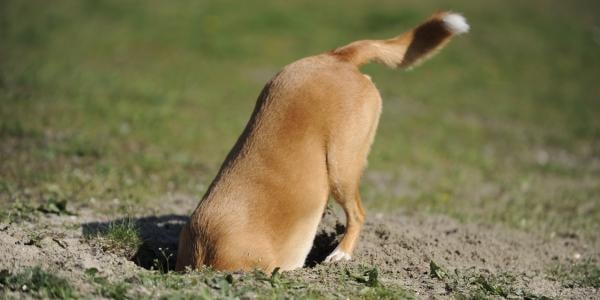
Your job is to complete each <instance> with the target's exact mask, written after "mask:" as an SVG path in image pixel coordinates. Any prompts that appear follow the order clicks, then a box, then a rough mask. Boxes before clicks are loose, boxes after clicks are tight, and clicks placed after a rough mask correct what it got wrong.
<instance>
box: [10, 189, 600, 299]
mask: <svg viewBox="0 0 600 300" xmlns="http://www.w3.org/2000/svg"><path fill="white" fill-rule="evenodd" d="M186 202H187V201H186ZM189 204H190V206H189V207H193V205H192V204H191V202H190V203H189ZM178 207H188V205H187V204H186V205H178ZM171 213H172V214H167V215H160V216H145V217H140V218H137V219H136V220H137V222H138V224H140V226H141V236H142V238H143V240H144V244H143V245H142V246H141V247H140V248H139V250H138V252H137V253H136V254H135V255H134V256H133V257H130V258H127V257H124V256H123V255H117V254H114V253H109V252H107V251H104V250H103V249H102V247H101V246H100V245H99V244H98V243H96V242H94V239H90V238H89V236H92V237H93V236H94V235H95V234H96V233H97V232H101V231H102V230H104V228H106V226H107V224H109V222H111V221H115V219H114V218H111V217H109V216H102V217H99V216H97V215H95V214H94V210H93V209H89V208H88V209H84V208H82V209H80V210H78V211H77V215H76V216H64V215H62V216H61V215H52V214H45V215H41V216H39V218H37V219H36V220H35V221H29V222H28V221H22V222H19V223H11V224H6V223H4V224H0V253H2V256H1V257H2V258H1V259H0V270H1V269H8V270H9V271H11V272H18V271H19V270H22V269H23V268H25V267H33V266H41V267H42V268H44V269H47V270H55V271H57V273H58V274H59V275H60V276H63V277H65V278H67V279H69V280H70V282H71V283H72V284H73V285H74V287H75V288H76V290H77V291H78V293H79V294H86V293H90V294H91V293H93V292H94V286H93V285H91V284H90V282H89V280H87V279H86V278H85V276H84V272H85V270H86V269H89V268H97V269H98V270H100V273H101V274H102V275H103V276H106V277H107V278H108V279H109V280H111V281H119V280H124V279H126V278H128V277H130V276H133V275H134V274H136V273H139V272H149V271H147V270H146V269H148V268H150V267H151V266H152V263H153V260H154V259H161V252H160V250H159V248H160V249H163V251H165V249H169V250H168V251H171V252H172V251H174V250H175V249H176V247H177V232H178V231H179V229H180V228H181V226H182V224H183V223H184V222H185V221H186V219H187V217H186V216H185V215H184V212H182V211H181V212H178V211H171ZM341 221H343V219H342V218H339V217H338V216H337V215H336V214H335V213H334V212H333V211H332V210H329V209H328V210H327V211H326V213H325V215H324V218H323V222H322V224H321V226H320V230H319V233H318V235H317V237H316V239H315V246H314V248H313V251H312V252H311V254H310V255H309V258H308V259H307V267H306V268H304V269H301V270H297V271H293V272H287V273H286V274H285V275H286V276H288V277H294V278H297V279H298V280H300V281H302V282H306V283H309V284H310V285H311V287H313V288H315V289H317V290H320V291H323V292H327V291H328V290H330V289H331V290H332V289H333V285H335V284H336V282H335V281H334V280H331V281H328V280H323V274H327V273H328V272H330V271H331V270H337V269H339V268H351V267H355V266H357V265H364V266H370V267H375V268H377V269H378V271H379V280H380V281H381V283H382V284H384V285H392V286H399V287H403V288H405V289H406V290H408V291H411V292H413V293H414V294H415V295H417V297H419V298H421V297H422V298H433V297H448V296H450V295H454V294H455V293H457V292H465V293H468V291H469V289H470V288H471V286H472V285H473V283H472V282H471V283H469V280H472V278H475V277H477V276H497V275H499V274H500V275H503V274H509V275H510V278H512V281H511V286H512V287H513V288H516V289H520V290H523V291H527V293H531V294H534V295H543V296H547V297H552V298H561V299H562V298H578V299H584V298H588V299H589V298H594V297H598V296H597V295H598V294H597V293H598V290H597V289H594V288H591V287H576V286H570V287H569V286H565V285H564V284H562V283H561V282H560V281H559V280H556V279H555V278H552V277H551V276H549V270H550V269H551V268H552V267H553V266H556V265H559V264H573V263H577V262H578V261H592V262H595V263H597V262H598V261H599V259H600V254H599V251H598V249H599V247H598V245H594V243H593V242H589V241H585V240H583V239H582V238H580V237H578V236H576V235H566V236H556V237H553V238H543V237H541V236H539V235H536V234H535V233H528V232H522V231H517V230H514V229H510V228H506V227H503V226H501V225H493V226H490V225H484V224H474V223H471V224H464V223H460V222H458V221H456V220H453V219H450V218H447V217H444V216H431V215H407V214H403V213H390V214H372V215H369V216H368V218H367V222H366V224H365V226H364V229H363V231H362V236H361V240H360V242H359V244H358V247H357V249H356V251H355V254H354V257H353V260H352V261H350V262H343V263H337V264H334V265H323V264H319V262H320V261H321V260H322V259H323V258H324V257H325V256H326V255H327V254H328V253H329V252H330V251H331V250H332V249H333V248H334V247H335V244H336V241H337V240H338V239H339V237H340V233H341V232H343V229H344V228H343V225H342V223H341ZM173 259H174V258H172V259H171V260H170V261H169V265H170V266H173V265H174V264H173V263H174V261H173ZM431 261H434V262H435V264H437V265H438V266H440V267H442V268H443V269H444V271H445V273H447V274H450V275H448V278H445V279H440V278H436V277H435V276H431V274H430V263H431ZM325 278H327V277H325ZM469 278H471V279H469ZM463 281H464V282H463ZM452 282H459V283H458V284H456V285H453V284H452ZM460 282H462V283H460ZM6 292H7V293H10V295H13V296H14V295H16V294H14V292H8V291H6ZM0 293H1V291H0ZM7 295H8V294H7Z"/></svg>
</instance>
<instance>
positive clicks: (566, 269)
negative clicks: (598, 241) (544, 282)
mask: <svg viewBox="0 0 600 300" xmlns="http://www.w3.org/2000/svg"><path fill="white" fill-rule="evenodd" d="M550 277H551V278H553V279H555V280H558V281H559V282H561V283H562V284H563V285H564V286H566V287H593V288H600V266H598V265H597V264H594V263H592V262H583V263H575V264H572V265H557V266H556V267H554V268H552V269H551V270H550Z"/></svg>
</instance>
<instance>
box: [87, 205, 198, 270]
mask: <svg viewBox="0 0 600 300" xmlns="http://www.w3.org/2000/svg"><path fill="white" fill-rule="evenodd" d="M188 219H189V218H188V217H187V216H182V215H164V216H150V217H141V218H124V219H118V220H111V221H107V222H91V223H87V224H84V225H83V235H84V236H94V235H96V234H103V233H105V232H106V231H107V229H108V227H109V225H110V224H111V223H121V222H128V221H132V222H135V224H136V225H137V227H138V228H139V236H140V238H141V240H142V245H141V246H139V247H138V249H137V251H136V252H135V254H134V255H133V257H132V258H131V260H132V261H133V262H134V263H136V264H137V265H138V266H140V267H143V268H146V269H155V270H161V271H170V270H173V269H174V268H175V259H176V253H177V242H178V238H179V231H180V230H181V227H183V225H184V224H185V223H186V222H187V220H188Z"/></svg>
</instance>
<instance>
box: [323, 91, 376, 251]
mask: <svg viewBox="0 0 600 300" xmlns="http://www.w3.org/2000/svg"><path fill="white" fill-rule="evenodd" d="M374 92H375V93H373V94H370V95H371V97H366V98H362V99H361V101H360V102H358V103H360V105H358V106H356V107H353V108H352V109H351V112H353V113H354V116H352V117H349V116H348V115H345V116H344V120H341V119H340V120H338V122H339V123H337V125H338V126H339V127H338V129H339V130H338V131H337V132H335V134H332V135H330V141H329V143H328V149H327V169H328V176H329V185H330V191H331V194H332V196H333V198H334V199H335V200H336V202H338V203H339V204H340V205H341V206H342V208H343V209H344V212H345V214H346V232H345V233H344V236H343V238H342V240H341V241H340V244H339V245H338V246H337V248H336V249H335V250H334V251H333V252H332V253H331V254H330V255H329V256H327V258H326V259H325V262H332V261H338V260H349V259H350V258H351V255H352V251H353V249H354V246H355V245H356V242H357V240H358V237H359V234H360V230H361V228H362V225H363V223H364V220H365V211H364V209H363V206H362V202H361V197H360V193H359V185H360V178H361V176H362V173H363V169H364V167H365V165H366V162H367V155H368V153H369V149H370V147H371V143H372V142H373V137H374V135H375V130H376V128H377V123H378V121H379V113H380V111H381V98H380V97H379V93H378V92H377V91H376V90H375V89H374Z"/></svg>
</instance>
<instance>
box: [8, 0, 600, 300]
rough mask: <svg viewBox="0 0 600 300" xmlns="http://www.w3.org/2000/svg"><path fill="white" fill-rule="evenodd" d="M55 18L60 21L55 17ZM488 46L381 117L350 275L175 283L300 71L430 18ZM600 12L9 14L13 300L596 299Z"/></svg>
mask: <svg viewBox="0 0 600 300" xmlns="http://www.w3.org/2000/svg"><path fill="white" fill-rule="evenodd" d="M41 6H44V7H43V9H41ZM440 9H452V10H455V11H458V12H462V13H464V15H465V16H466V17H467V19H468V20H469V22H470V24H471V28H472V30H471V32H470V33H469V34H467V35H464V36H461V37H459V38H457V39H455V40H454V41H453V42H452V43H451V44H450V45H449V46H448V48H447V49H444V51H442V52H441V53H440V54H439V55H438V56H437V57H435V58H434V59H432V60H431V61H429V62H427V63H425V64H423V65H422V66H419V67H418V68H415V69H414V70H411V71H409V72H403V71H395V70H389V69H386V68H384V67H382V66H376V65H372V66H367V67H365V68H364V69H363V70H362V71H363V72H365V73H367V74H369V75H370V76H371V77H372V78H373V81H374V82H375V84H376V85H377V87H378V88H379V90H380V91H381V94H382V98H383V115H382V117H381V123H380V128H379V130H378V133H377V136H376V140H375V144H374V145H373V147H372V152H371V154H370V156H369V166H368V168H367V170H366V173H365V175H364V177H363V181H362V185H361V194H362V197H363V201H364V203H365V206H366V207H367V211H368V215H367V224H366V226H365V228H364V231H363V234H362V237H361V240H360V242H359V244H358V248H357V250H356V251H357V252H356V255H355V257H354V259H353V260H352V261H351V262H348V263H341V264H334V265H323V264H320V263H319V261H320V260H321V259H322V258H323V257H324V256H325V255H327V254H328V251H330V250H331V249H333V247H334V246H335V243H336V241H337V239H339V237H340V233H341V232H342V231H343V225H342V224H343V217H342V215H343V214H341V213H340V211H339V209H338V208H336V207H335V205H334V204H333V203H332V204H331V209H328V211H327V213H326V215H325V217H324V221H323V224H321V230H320V232H319V234H318V235H317V237H316V240H315V247H314V249H313V251H312V252H311V255H310V256H309V259H308V261H307V267H306V268H304V269H302V270H298V271H294V272H283V273H279V272H276V273H274V274H262V273H259V272H252V273H247V274H241V273H231V274H228V273H221V272H216V271H213V270H210V269H201V270H196V271H192V272H188V273H186V274H177V273H174V272H169V271H170V270H171V269H172V267H173V262H174V258H173V257H172V253H173V251H174V250H175V247H176V240H177V232H178V230H179V228H180V226H181V224H182V223H184V222H185V221H186V220H187V216H188V215H189V213H190V212H191V211H192V210H193V209H194V207H195V205H196V204H197V202H198V201H199V199H200V198H201V197H202V194H203V193H204V192H205V190H206V188H207V186H208V184H210V181H211V180H212V177H213V176H214V175H215V173H216V171H217V170H218V168H219V166H220V163H221V162H222V160H223V159H224V157H225V155H226V154H227V151H228V150H229V148H230V147H231V146H232V145H233V143H234V142H235V140H236V138H237V136H238V135H239V133H240V132H241V130H242V129H243V127H244V125H245V123H246V122H247V120H248V117H249V115H250V112H251V111H252V107H253V104H254V101H255V99H256V96H257V95H258V93H259V91H260V90H261V88H262V86H263V85H264V83H265V82H266V81H267V80H268V79H269V78H270V77H271V76H273V75H274V74H275V73H276V72H277V70H279V69H280V68H281V67H283V66H284V65H285V64H287V63H290V62H292V61H294V60H295V59H298V58H301V57H304V56H307V55H312V54H316V53H320V52H323V51H326V50H329V49H332V48H335V47H338V46H340V45H343V44H346V43H348V42H350V41H353V40H356V39H363V38H371V39H372V38H387V37H391V36H394V35H396V34H399V33H401V32H402V31H404V30H406V29H407V28H409V27H410V26H412V25H414V24H416V23H417V22H419V21H420V20H422V19H423V18H425V17H426V16H428V15H430V14H431V13H432V12H434V11H436V10H440ZM598 11H600V7H599V6H598V3H597V1H586V0H577V1H569V2H566V1H554V0H552V1H537V0H534V1H512V0H510V1H500V0H498V1H495V0H494V1H487V2H486V4H485V5H482V4H480V3H478V2H472V1H416V0H415V1H402V3H398V2H397V1H378V2H376V3H375V2H372V1H368V0H350V1H344V2H343V5H342V3H341V2H337V3H336V2H327V3H321V2H317V1H294V2H291V1H274V0H261V1H258V2H255V3H254V4H253V5H249V4H244V3H240V2H238V1H233V0H222V1H205V2H198V1H178V2H177V4H172V3H166V2H160V1H150V2H147V1H144V2H142V1H135V0H131V1H112V0H103V1H74V0H62V1H56V2H54V3H53V4H52V5H51V6H50V5H46V4H42V3H40V2H39V1H35V0H20V1H12V0H8V1H0V40H1V41H2V43H0V251H1V252H2V253H4V254H5V255H3V256H1V257H0V296H2V297H0V298H3V297H8V298H29V297H39V298H45V297H47V298H80V297H89V298H98V297H100V298H101V297H104V298H115V299H123V298H139V297H147V298H160V297H165V298H194V297H196V298H210V297H215V298H235V297H241V298H244V297H246V298H254V297H259V298H282V297H293V298H321V297H325V298H346V297H349V298H356V297H362V298H434V297H436V298H450V297H453V298H458V299H461V298H511V297H517V298H530V299H531V298H544V297H549V298H560V299H562V298H576V299H589V298H598V296H597V295H598V294H599V291H598V288H599V287H600V261H599V260H600V240H599V239H598V235H597V232H598V231H599V230H600V221H599V220H600V196H599V195H600V184H599V182H600V118H598V116H599V115H600V85H598V84H597V78H600V56H598V54H597V53H600V25H599V24H600V20H599V15H598V13H597V12H598Z"/></svg>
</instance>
